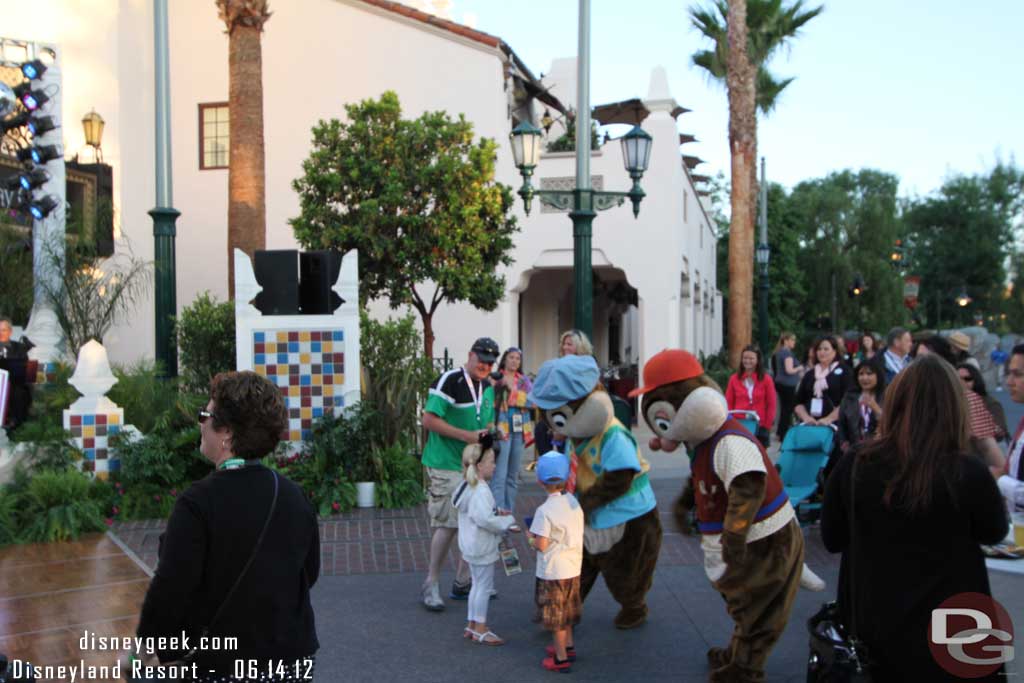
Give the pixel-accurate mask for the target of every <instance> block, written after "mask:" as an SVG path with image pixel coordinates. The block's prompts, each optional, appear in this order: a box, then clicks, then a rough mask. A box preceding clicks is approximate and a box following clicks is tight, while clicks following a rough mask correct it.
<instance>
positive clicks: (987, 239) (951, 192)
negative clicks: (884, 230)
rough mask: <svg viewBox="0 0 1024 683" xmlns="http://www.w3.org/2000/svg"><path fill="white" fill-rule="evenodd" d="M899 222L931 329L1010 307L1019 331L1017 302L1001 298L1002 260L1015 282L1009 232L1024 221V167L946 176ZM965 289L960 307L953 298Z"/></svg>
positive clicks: (1022, 321)
mask: <svg viewBox="0 0 1024 683" xmlns="http://www.w3.org/2000/svg"><path fill="white" fill-rule="evenodd" d="M904 220H905V222H906V237H907V239H906V242H907V246H908V249H907V256H908V257H909V262H910V266H911V268H912V270H913V272H914V274H916V275H920V276H921V294H920V297H921V310H922V311H923V313H924V315H925V317H926V318H927V321H928V326H929V327H935V328H938V327H944V326H946V325H951V326H960V325H964V324H968V323H969V321H970V320H971V319H973V317H974V316H975V315H977V314H981V315H985V314H991V313H998V312H1000V311H1003V310H1008V311H1009V312H1011V313H1012V314H1013V317H1012V318H1011V320H1010V321H1009V322H1010V327H1011V329H1017V330H1020V329H1022V328H1024V316H1021V312H1022V311H1021V309H1020V307H1019V306H1018V307H1015V306H1013V305H1012V303H1009V302H1007V300H1006V294H1007V292H1006V281H1007V271H1006V264H1007V263H1008V262H1009V263H1011V265H1012V266H1013V267H1014V268H1015V273H1014V276H1015V279H1019V278H1020V272H1021V271H1020V265H1021V260H1020V257H1019V255H1017V250H1016V248H1015V245H1014V232H1015V229H1019V228H1020V227H1021V225H1022V223H1024V171H1022V170H1021V169H1020V168H1018V167H1017V166H1016V165H1015V164H1013V163H1010V164H1004V163H1002V162H997V163H996V165H995V166H994V167H993V168H992V170H991V171H989V172H988V173H987V174H980V175H974V176H964V175H954V176H951V177H950V178H948V179H947V180H946V181H945V182H944V183H943V184H942V187H941V188H939V189H938V190H937V191H936V192H934V193H932V194H931V195H928V196H925V197H922V198H918V199H915V200H912V201H910V202H908V206H907V207H906V211H905V216H904ZM964 288H966V290H967V293H968V294H969V296H970V297H971V298H972V299H973V301H972V302H971V304H970V305H968V306H967V307H965V308H961V307H959V306H956V305H955V304H954V302H953V299H954V297H956V296H957V295H958V294H959V293H960V292H961V291H962V290H963V289H964ZM1013 291H1014V292H1017V291H1018V290H1017V289H1016V288H1014V290H1013ZM1008 303H1009V305H1008Z"/></svg>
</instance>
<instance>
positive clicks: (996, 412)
mask: <svg viewBox="0 0 1024 683" xmlns="http://www.w3.org/2000/svg"><path fill="white" fill-rule="evenodd" d="M956 373H957V374H958V375H960V381H961V382H963V383H964V389H966V390H967V391H973V392H974V393H976V394H977V395H978V396H981V400H982V401H984V402H985V407H986V408H988V412H989V413H991V414H992V420H993V421H994V422H995V423H996V427H997V428H998V430H999V433H998V434H996V441H999V442H1000V443H1008V442H1009V440H1010V436H1011V434H1010V427H1009V426H1008V425H1007V423H1006V411H1005V410H1003V404H1002V403H1000V402H999V399H998V398H996V397H995V396H993V395H991V394H990V393H988V388H987V387H986V386H985V378H984V377H982V376H981V371H980V370H978V368H977V366H976V365H974V364H973V363H960V364H959V365H957V366H956Z"/></svg>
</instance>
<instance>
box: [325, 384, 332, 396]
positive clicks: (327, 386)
mask: <svg viewBox="0 0 1024 683" xmlns="http://www.w3.org/2000/svg"><path fill="white" fill-rule="evenodd" d="M324 396H334V387H332V386H331V385H330V384H325V385H324Z"/></svg>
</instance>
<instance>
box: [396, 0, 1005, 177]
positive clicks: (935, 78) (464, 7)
mask: <svg viewBox="0 0 1024 683" xmlns="http://www.w3.org/2000/svg"><path fill="white" fill-rule="evenodd" d="M410 4H415V3H413V2H410ZM449 4H450V12H451V18H452V19H453V20H455V21H460V22H463V23H473V24H475V27H476V28H478V29H479V30H481V31H486V32H488V33H492V34H494V35H497V36H499V37H500V38H502V39H503V40H505V42H506V43H508V44H509V45H510V46H511V47H512V49H514V50H515V51H516V52H517V53H518V54H519V56H520V57H522V59H523V60H524V61H525V62H526V64H527V65H528V66H529V67H530V68H531V69H532V70H533V71H534V72H535V73H538V74H539V73H540V72H546V71H548V70H549V68H550V65H551V60H552V59H555V58H558V57H572V56H575V54H576V40H577V36H576V24H577V2H576V1H575V0H517V1H516V2H495V1H494V0H451V2H450V3H449ZM692 4H693V3H690V2H678V1H675V2H672V1H669V0H638V1H636V2H621V0H592V9H591V13H592V34H591V49H592V65H591V100H592V104H601V103H605V102H614V101H618V100H623V99H628V98H631V97H637V96H641V97H643V96H645V95H646V93H647V87H648V82H649V79H650V70H651V68H653V67H654V66H658V65H661V66H664V67H665V68H666V69H667V71H668V77H669V85H670V88H671V89H672V93H673V95H674V96H675V98H676V100H677V101H678V102H679V104H681V105H683V106H685V107H687V108H689V109H692V110H693V111H692V112H690V113H687V114H684V115H682V116H680V117H679V130H680V131H681V132H687V133H692V134H694V135H696V136H697V138H698V139H699V142H697V143H691V144H688V145H686V146H685V147H684V148H683V149H684V151H685V152H686V153H687V154H695V155H697V156H700V157H701V158H703V159H705V160H706V161H707V162H708V163H706V164H703V165H701V166H699V167H698V172H700V173H704V174H708V175H714V174H715V173H717V172H718V171H723V172H725V173H726V175H728V171H729V162H728V142H727V115H728V114H727V104H726V94H725V89H724V87H720V86H719V85H717V84H715V83H710V82H708V80H707V79H706V78H705V76H704V74H703V73H702V72H701V71H699V70H698V69H697V68H696V67H693V66H691V64H690V55H691V54H692V53H693V52H694V51H696V50H698V49H701V48H703V47H705V46H706V42H705V41H704V39H703V38H702V37H701V35H700V34H699V33H698V32H697V31H696V30H695V29H693V28H691V26H690V21H689V18H688V16H687V9H688V8H689V7H690V6H691V5H692ZM818 4H820V3H814V2H811V3H807V4H806V6H808V7H816V6H817V5H818ZM824 4H825V11H824V13H823V14H822V15H821V16H819V17H817V18H816V19H814V20H812V21H811V22H810V23H809V24H807V26H806V27H805V29H804V31H803V33H802V35H801V36H800V37H798V38H797V39H796V40H795V41H794V42H793V43H792V47H791V49H790V50H788V52H787V51H785V50H784V51H782V52H781V53H780V54H779V55H778V56H777V57H776V58H775V59H774V60H773V62H772V63H771V65H770V69H771V70H772V71H773V72H774V73H775V74H776V75H777V76H780V77H786V76H795V77H796V80H795V81H794V82H793V83H792V84H791V85H790V86H789V88H787V90H786V91H785V92H784V93H783V95H782V97H781V99H780V101H779V104H778V106H777V108H776V109H775V110H774V111H773V112H772V113H771V114H770V115H769V116H768V117H760V118H759V150H758V151H759V154H761V155H764V156H765V157H766V158H767V165H768V176H769V179H770V180H774V181H777V182H781V183H783V184H785V185H787V186H790V187H791V186H793V185H794V184H796V183H798V182H800V181H801V180H804V179H808V178H815V177H820V176H823V175H825V174H827V173H829V172H831V171H834V170H842V169H845V168H851V169H860V168H876V169H880V170H883V171H888V172H891V173H894V174H896V175H897V176H899V178H900V181H901V182H900V193H901V194H903V195H907V194H926V193H928V192H931V191H932V190H934V189H936V188H937V187H939V185H940V184H941V183H942V180H943V178H945V177H946V176H948V175H949V174H950V173H967V174H972V173H978V172H983V171H986V170H987V169H989V168H990V167H991V166H992V165H993V164H994V163H995V160H996V158H997V156H998V157H1000V158H1002V159H1003V160H1004V161H1009V160H1010V159H1011V158H1015V157H1016V159H1017V161H1018V162H1021V161H1024V131H1022V123H1021V122H1022V119H1024V117H1022V112H1024V87H1022V84H1024V53H1022V52H1021V49H1020V43H1021V34H1020V31H1021V26H1024V2H1021V1H1020V0H980V1H979V2H973V3H965V2H962V1H956V0H903V1H900V2H892V1H891V0H832V1H831V2H825V3H824Z"/></svg>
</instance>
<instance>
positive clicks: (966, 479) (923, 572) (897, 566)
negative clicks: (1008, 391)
mask: <svg viewBox="0 0 1024 683" xmlns="http://www.w3.org/2000/svg"><path fill="white" fill-rule="evenodd" d="M967 444H968V428H967V409H966V401H965V398H964V392H963V389H962V388H961V387H960V385H959V381H958V380H957V378H956V376H955V375H954V374H953V368H952V367H951V366H950V365H949V364H947V363H945V362H943V361H942V360H940V359H939V358H936V357H925V358H920V359H918V360H916V361H914V362H913V363H911V364H910V365H909V366H907V368H906V369H905V370H904V371H903V372H901V373H900V374H899V375H897V376H896V379H895V380H894V381H893V383H892V385H891V386H890V387H889V390H888V392H887V394H886V403H885V413H884V415H883V416H882V424H881V427H880V430H879V436H878V437H877V438H876V439H874V440H872V441H869V442H866V443H864V444H862V445H860V446H857V447H854V448H852V449H850V451H849V452H848V453H847V454H846V455H845V456H844V457H843V458H842V459H841V460H840V461H839V464H838V465H837V466H836V468H835V471H834V472H833V474H832V476H831V477H830V478H829V480H828V485H827V488H826V492H825V501H824V505H823V509H822V516H821V536H822V540H824V542H825V547H826V548H828V550H829V551H831V552H833V553H838V552H841V553H843V558H842V564H841V565H840V571H839V589H838V599H839V603H840V608H841V611H842V613H843V618H844V623H845V624H846V625H847V626H848V627H849V626H851V624H852V625H853V626H854V628H855V631H856V635H857V636H858V637H859V638H860V639H861V640H862V641H863V642H864V643H865V645H866V646H867V651H868V653H869V655H870V657H871V659H872V660H873V661H874V662H875V663H876V666H877V671H873V672H872V673H873V674H874V675H875V680H876V681H929V682H932V681H946V680H960V679H957V678H956V677H954V676H953V675H952V674H950V673H948V672H947V671H946V670H944V669H943V668H941V667H940V666H939V664H938V663H937V662H936V660H935V659H934V658H933V656H932V654H931V650H930V649H929V635H928V628H929V624H930V622H931V617H932V610H934V609H936V608H937V607H939V606H940V605H941V604H942V603H943V602H944V601H945V600H947V599H948V598H950V597H952V596H954V595H957V594H959V593H968V592H972V593H981V594H983V595H987V596H990V595H991V592H990V590H989V583H988V573H987V570H986V568H985V558H984V556H983V555H982V553H981V549H980V548H979V547H978V544H979V543H985V544H990V543H996V542H998V541H999V540H1000V539H1002V538H1003V537H1004V536H1005V535H1006V532H1007V528H1008V527H1007V519H1006V510H1005V508H1004V506H1003V501H1002V498H1001V497H1000V495H999V491H998V489H997V488H996V484H995V481H994V480H993V479H992V475H991V474H990V473H989V471H988V469H987V468H986V467H985V465H984V464H983V463H982V462H980V461H979V460H976V459H975V458H971V457H968V456H967ZM854 467H856V469H854ZM854 472H855V473H856V484H855V485H854V481H853V473H854ZM854 494H855V497H856V502H855V503H851V500H852V499H853V497H854ZM851 504H852V505H853V506H854V518H853V521H852V527H853V536H852V538H851V532H850V528H851V521H850V519H849V511H850V507H851ZM851 617H853V618H855V621H853V622H851ZM1005 626H1006V625H1005V624H1004V625H1000V624H998V623H997V624H995V625H994V628H997V629H999V628H1005ZM993 644H995V645H1003V643H1001V642H998V641H997V640H996V639H995V638H994V637H991V636H990V637H989V638H987V639H986V640H985V641H983V642H982V643H979V644H978V645H965V646H964V648H965V651H966V652H967V653H968V654H969V655H971V656H973V657H979V658H982V657H989V658H990V657H992V654H991V651H989V652H986V651H985V650H982V649H980V648H981V647H982V646H989V645H993ZM976 680H1005V679H1004V677H1001V676H999V675H998V673H996V672H992V675H991V676H990V677H989V678H985V679H980V678H979V679H976Z"/></svg>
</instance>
